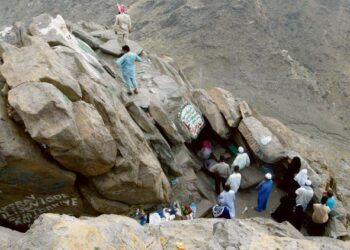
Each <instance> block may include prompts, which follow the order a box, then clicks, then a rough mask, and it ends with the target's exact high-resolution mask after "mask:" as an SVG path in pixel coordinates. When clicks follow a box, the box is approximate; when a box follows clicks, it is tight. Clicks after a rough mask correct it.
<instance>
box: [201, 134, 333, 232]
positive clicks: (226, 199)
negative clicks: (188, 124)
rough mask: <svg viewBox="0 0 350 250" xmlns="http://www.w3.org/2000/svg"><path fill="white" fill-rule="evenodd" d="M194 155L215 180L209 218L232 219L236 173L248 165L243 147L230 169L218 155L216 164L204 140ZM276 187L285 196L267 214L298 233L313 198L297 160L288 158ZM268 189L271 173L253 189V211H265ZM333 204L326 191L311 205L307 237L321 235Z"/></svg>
mask: <svg viewBox="0 0 350 250" xmlns="http://www.w3.org/2000/svg"><path fill="white" fill-rule="evenodd" d="M198 155H199V157H200V158H201V159H202V160H203V162H204V167H205V169H206V171H207V172H208V173H210V174H211V175H212V176H213V177H214V178H215V191H216V193H217V194H218V199H217V204H216V205H215V206H214V207H213V216H214V217H216V218H227V219H232V218H235V200H236V194H237V192H238V189H239V187H240V185H241V179H242V176H241V174H240V170H242V169H244V168H246V167H248V166H249V165H250V159H249V155H248V154H247V153H246V152H244V149H243V147H239V148H238V154H237V156H236V157H235V159H234V161H233V163H232V165H231V166H230V165H229V164H227V163H226V162H225V158H224V156H220V160H219V162H217V161H216V160H215V159H214V157H213V147H212V145H211V143H210V142H209V141H207V140H205V141H203V143H202V148H201V150H200V151H199V152H198ZM278 187H279V188H281V189H283V190H284V191H285V192H286V195H285V196H284V197H282V198H281V199H280V205H279V206H278V207H277V209H276V210H275V211H274V212H273V213H271V217H272V218H273V219H274V220H276V221H277V222H283V221H289V222H290V223H291V224H292V225H293V226H294V227H295V228H297V229H298V230H300V229H301V227H302V225H303V223H304V222H305V218H306V214H305V213H306V210H307V208H308V207H309V203H310V202H311V201H312V199H313V198H314V190H313V188H312V182H311V180H310V179H309V178H308V171H307V169H301V160H300V158H299V157H294V158H293V159H288V168H287V171H286V172H285V174H284V175H283V177H282V179H281V180H280V181H278ZM221 188H223V191H221ZM272 189H273V181H272V174H271V173H266V174H265V178H264V180H263V181H262V182H261V183H260V184H259V185H258V186H257V192H258V199H257V206H256V207H255V210H256V211H257V212H262V211H264V210H266V207H267V202H268V200H269V197H270V194H271V192H272ZM334 205H335V199H334V197H333V191H332V190H328V191H327V192H326V193H325V194H324V196H323V198H322V199H321V201H320V202H319V203H315V204H313V205H312V208H313V212H312V216H311V221H310V224H309V225H308V228H309V234H311V235H322V233H323V230H324V228H325V225H326V223H327V221H328V219H329V213H330V212H331V211H332V209H333V207H334Z"/></svg>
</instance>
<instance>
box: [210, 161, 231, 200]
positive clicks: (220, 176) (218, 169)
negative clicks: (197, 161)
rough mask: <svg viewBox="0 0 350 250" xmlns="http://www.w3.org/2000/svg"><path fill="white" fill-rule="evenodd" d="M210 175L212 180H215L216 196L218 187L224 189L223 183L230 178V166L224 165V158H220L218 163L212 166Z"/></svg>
mask: <svg viewBox="0 0 350 250" xmlns="http://www.w3.org/2000/svg"><path fill="white" fill-rule="evenodd" d="M209 171H210V172H211V173H213V174H214V178H215V191H216V194H218V195H219V194H220V192H221V191H220V190H221V188H220V185H222V187H223V188H224V187H225V183H226V180H227V178H228V177H229V176H230V174H231V173H230V166H229V165H228V164H227V163H225V158H224V156H223V155H222V156H220V162H219V163H216V164H215V165H213V166H212V167H211V168H210V170H209Z"/></svg>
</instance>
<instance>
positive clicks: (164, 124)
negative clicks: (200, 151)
mask: <svg viewBox="0 0 350 250" xmlns="http://www.w3.org/2000/svg"><path fill="white" fill-rule="evenodd" d="M149 112H150V114H151V116H152V118H153V119H154V120H155V122H156V123H157V124H158V125H159V126H160V127H161V129H162V130H163V132H164V133H165V134H166V136H167V137H168V138H169V140H170V141H171V143H172V144H174V145H177V144H182V143H183V142H184V139H183V138H182V136H181V135H180V134H179V132H178V130H177V127H176V126H175V123H174V122H173V121H172V120H171V119H170V118H169V116H168V114H167V113H166V111H165V110H164V109H163V108H162V107H161V106H158V105H156V104H154V103H151V105H150V106H149Z"/></svg>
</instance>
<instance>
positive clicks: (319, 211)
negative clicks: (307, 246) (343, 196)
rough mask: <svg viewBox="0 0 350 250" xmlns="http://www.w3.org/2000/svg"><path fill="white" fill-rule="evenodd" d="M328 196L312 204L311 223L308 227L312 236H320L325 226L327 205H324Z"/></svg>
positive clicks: (327, 211)
mask: <svg viewBox="0 0 350 250" xmlns="http://www.w3.org/2000/svg"><path fill="white" fill-rule="evenodd" d="M327 200H328V197H327V196H324V197H322V199H321V203H318V204H314V205H313V208H314V212H313V214H312V225H311V227H310V232H309V233H310V234H311V235H313V236H322V235H323V232H324V229H325V226H326V224H327V222H328V219H329V217H328V213H329V211H330V209H329V207H327V206H326V203H327Z"/></svg>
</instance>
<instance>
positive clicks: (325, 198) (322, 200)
mask: <svg viewBox="0 0 350 250" xmlns="http://www.w3.org/2000/svg"><path fill="white" fill-rule="evenodd" d="M327 200H328V197H327V196H323V197H322V199H321V204H323V205H324V204H326V203H327Z"/></svg>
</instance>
